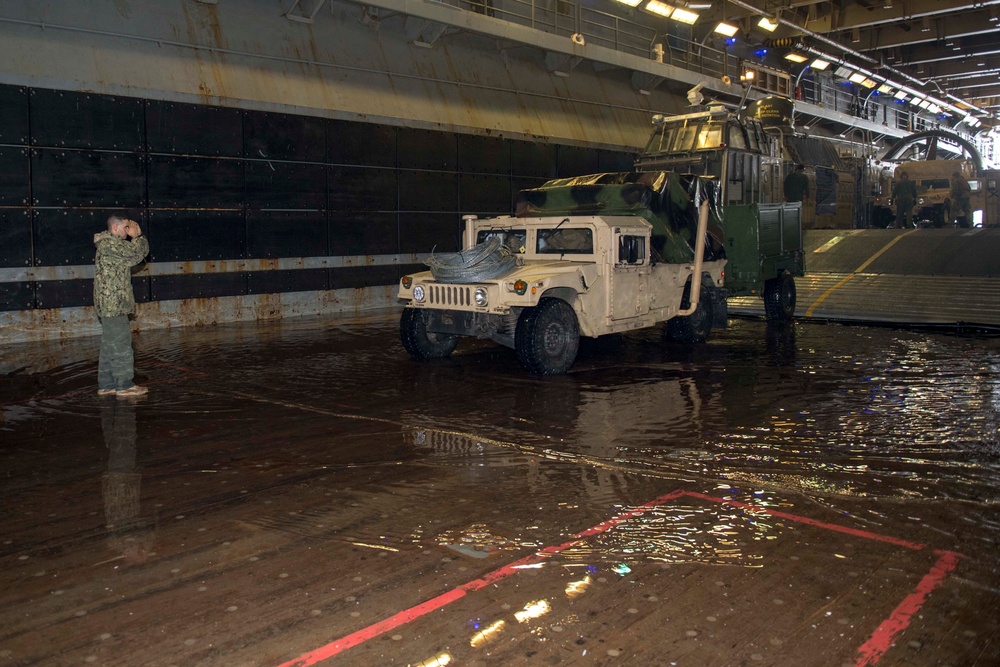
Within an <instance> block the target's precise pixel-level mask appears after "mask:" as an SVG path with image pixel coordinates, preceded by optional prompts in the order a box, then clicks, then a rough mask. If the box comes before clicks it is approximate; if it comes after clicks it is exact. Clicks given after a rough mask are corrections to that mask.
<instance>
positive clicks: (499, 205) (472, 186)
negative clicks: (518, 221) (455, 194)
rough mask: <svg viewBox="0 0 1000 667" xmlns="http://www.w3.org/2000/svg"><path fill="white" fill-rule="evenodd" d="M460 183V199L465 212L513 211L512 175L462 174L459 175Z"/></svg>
mask: <svg viewBox="0 0 1000 667" xmlns="http://www.w3.org/2000/svg"><path fill="white" fill-rule="evenodd" d="M459 183H460V189H459V201H460V203H461V210H462V212H463V213H475V214H476V215H481V214H484V213H489V214H499V215H508V214H510V213H511V211H512V209H511V207H510V177H508V176H484V175H481V174H462V175H461V176H459Z"/></svg>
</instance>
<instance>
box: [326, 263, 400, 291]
mask: <svg viewBox="0 0 1000 667" xmlns="http://www.w3.org/2000/svg"><path fill="white" fill-rule="evenodd" d="M397 282H399V275H398V273H397V270H396V267H395V266H394V265H388V266H354V267H350V268H346V269H330V289H348V288H352V287H375V286H378V285H395V284H396V283H397Z"/></svg>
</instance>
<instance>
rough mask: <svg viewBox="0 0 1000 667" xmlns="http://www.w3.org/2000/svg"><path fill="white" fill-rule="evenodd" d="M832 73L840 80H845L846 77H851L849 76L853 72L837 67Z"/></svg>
mask: <svg viewBox="0 0 1000 667" xmlns="http://www.w3.org/2000/svg"><path fill="white" fill-rule="evenodd" d="M833 73H834V74H836V75H837V76H839V77H840V78H841V79H846V78H847V77H849V76H851V74H853V73H854V72H853V71H852V70H850V69H848V68H847V67H838V68H837V69H836V70H834V72H833Z"/></svg>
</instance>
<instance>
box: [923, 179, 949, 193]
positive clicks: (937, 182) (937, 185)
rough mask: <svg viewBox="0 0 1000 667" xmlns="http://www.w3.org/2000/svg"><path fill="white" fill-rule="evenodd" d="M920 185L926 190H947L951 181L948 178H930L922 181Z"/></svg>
mask: <svg viewBox="0 0 1000 667" xmlns="http://www.w3.org/2000/svg"><path fill="white" fill-rule="evenodd" d="M920 187H921V188H923V189H924V190H947V189H948V188H950V187H951V182H950V181H949V180H948V179H947V178H928V179H925V180H922V181H920Z"/></svg>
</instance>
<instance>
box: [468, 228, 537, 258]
mask: <svg viewBox="0 0 1000 667" xmlns="http://www.w3.org/2000/svg"><path fill="white" fill-rule="evenodd" d="M495 236H499V237H500V241H501V242H502V243H503V245H505V246H507V248H508V249H510V251H511V252H513V253H516V254H523V253H524V251H525V244H526V243H527V240H528V233H527V231H525V230H523V229H481V230H479V234H478V235H477V236H476V243H477V244H479V243H485V242H486V241H489V240H490V239H492V238H493V237H495Z"/></svg>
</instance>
